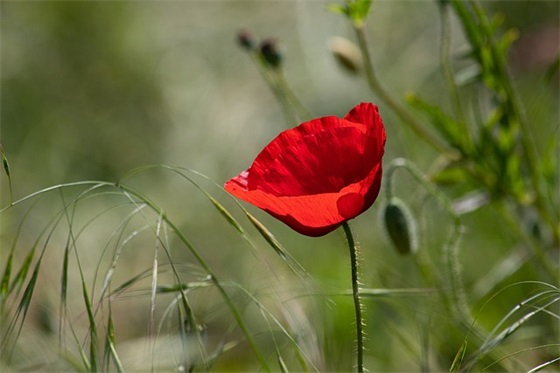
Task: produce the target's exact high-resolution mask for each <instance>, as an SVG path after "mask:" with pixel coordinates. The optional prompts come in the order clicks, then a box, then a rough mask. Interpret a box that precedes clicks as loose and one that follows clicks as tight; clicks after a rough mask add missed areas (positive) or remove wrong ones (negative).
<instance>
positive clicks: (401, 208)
mask: <svg viewBox="0 0 560 373" xmlns="http://www.w3.org/2000/svg"><path fill="white" fill-rule="evenodd" d="M383 219H384V222H385V228H386V229H387V233H389V237H390V238H391V242H392V243H393V245H394V246H395V248H396V249H397V251H398V252H399V253H400V254H403V255H407V254H410V253H415V252H416V251H417V250H418V234H417V229H416V222H415V220H414V217H413V216H412V213H411V212H410V210H409V209H408V207H407V206H406V205H405V203H404V202H403V201H401V200H400V199H398V198H396V197H392V198H391V199H390V200H389V202H388V203H387V205H386V206H385V211H384V212H383Z"/></svg>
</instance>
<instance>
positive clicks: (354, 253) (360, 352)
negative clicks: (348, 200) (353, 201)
mask: <svg viewBox="0 0 560 373" xmlns="http://www.w3.org/2000/svg"><path fill="white" fill-rule="evenodd" d="M342 228H344V233H345V234H346V239H347V241H348V248H349V249H350V266H351V268H352V298H353V299H354V311H355V313H356V341H357V368H358V372H363V371H364V330H363V327H364V322H363V318H362V302H361V298H360V283H359V281H358V246H357V245H356V242H355V241H354V236H353V235H352V230H351V229H350V226H349V225H348V222H344V223H343V224H342Z"/></svg>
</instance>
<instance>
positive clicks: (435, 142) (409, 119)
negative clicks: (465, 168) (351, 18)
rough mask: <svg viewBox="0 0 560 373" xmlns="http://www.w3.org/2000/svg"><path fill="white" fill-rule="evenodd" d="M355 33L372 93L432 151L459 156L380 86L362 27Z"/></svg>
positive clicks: (451, 156)
mask: <svg viewBox="0 0 560 373" xmlns="http://www.w3.org/2000/svg"><path fill="white" fill-rule="evenodd" d="M354 29H355V31H356V36H357V38H358V45H359V47H360V50H361V52H362V58H363V61H364V71H365V73H366V78H367V82H368V84H369V87H370V88H371V90H372V91H373V93H375V94H377V95H378V96H379V98H381V100H383V101H384V102H385V103H386V104H387V105H389V107H390V108H391V109H392V110H393V111H394V112H395V113H396V114H397V115H398V116H399V118H401V119H402V120H403V121H404V122H405V123H406V124H407V125H409V126H410V128H411V129H412V130H413V131H414V132H415V133H416V134H417V135H418V136H419V137H420V138H421V139H422V140H424V141H425V142H427V143H428V144H430V145H431V146H432V147H433V148H434V149H436V150H437V151H439V152H440V153H443V154H446V155H447V156H448V157H449V158H457V157H458V156H459V155H458V154H455V153H456V152H454V151H452V150H451V149H449V148H448V146H447V145H446V144H445V143H443V142H442V141H441V140H440V139H439V138H437V137H435V136H434V135H432V134H431V133H430V132H428V131H427V130H426V129H425V128H424V126H423V125H422V124H421V123H420V122H419V121H417V120H416V118H414V117H413V116H412V115H411V114H410V113H409V112H408V111H407V110H406V109H405V108H404V107H403V106H402V105H401V104H400V103H399V102H398V101H397V100H396V99H394V98H393V97H392V96H391V94H390V93H389V92H388V91H386V90H385V88H384V87H383V86H382V85H381V83H380V82H379V80H378V79H377V76H376V75H375V69H374V66H373V63H372V61H371V56H370V54H369V49H368V44H367V40H366V34H365V30H364V26H363V25H354Z"/></svg>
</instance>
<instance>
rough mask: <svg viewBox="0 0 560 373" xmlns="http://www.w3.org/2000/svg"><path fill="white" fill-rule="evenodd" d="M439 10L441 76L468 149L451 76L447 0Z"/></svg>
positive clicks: (469, 144)
mask: <svg viewBox="0 0 560 373" xmlns="http://www.w3.org/2000/svg"><path fill="white" fill-rule="evenodd" d="M439 11H440V23H441V34H440V39H441V45H440V55H439V58H440V64H441V68H442V71H443V76H444V78H445V81H446V83H447V89H448V90H449V93H450V94H451V105H452V107H453V112H454V114H455V117H456V118H457V122H458V124H459V125H460V126H461V127H462V133H463V136H464V138H465V143H463V148H464V149H463V150H470V149H471V147H472V138H471V133H470V131H469V128H468V126H467V120H466V116H465V111H464V109H463V105H462V104H461V98H460V97H459V90H458V89H457V84H455V78H454V76H453V70H452V68H451V24H450V23H451V22H450V18H449V3H448V2H447V1H440V2H439Z"/></svg>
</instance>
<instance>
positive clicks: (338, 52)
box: [329, 36, 363, 74]
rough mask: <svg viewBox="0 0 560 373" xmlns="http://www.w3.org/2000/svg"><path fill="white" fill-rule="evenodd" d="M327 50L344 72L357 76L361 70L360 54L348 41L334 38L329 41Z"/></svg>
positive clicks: (337, 37)
mask: <svg viewBox="0 0 560 373" xmlns="http://www.w3.org/2000/svg"><path fill="white" fill-rule="evenodd" d="M329 50H330V51H331V53H332V54H333V56H334V58H335V59H336V61H337V62H338V63H339V64H340V66H342V68H343V69H345V70H346V71H348V72H350V73H352V74H357V73H359V72H360V71H361V70H362V68H363V62H362V52H361V51H360V49H359V48H358V47H357V46H356V44H354V43H352V42H351V41H350V40H348V39H346V38H343V37H340V36H335V37H333V38H331V39H330V40H329Z"/></svg>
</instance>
